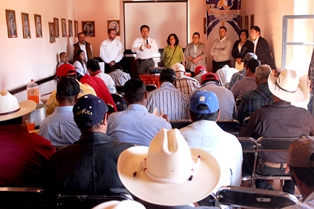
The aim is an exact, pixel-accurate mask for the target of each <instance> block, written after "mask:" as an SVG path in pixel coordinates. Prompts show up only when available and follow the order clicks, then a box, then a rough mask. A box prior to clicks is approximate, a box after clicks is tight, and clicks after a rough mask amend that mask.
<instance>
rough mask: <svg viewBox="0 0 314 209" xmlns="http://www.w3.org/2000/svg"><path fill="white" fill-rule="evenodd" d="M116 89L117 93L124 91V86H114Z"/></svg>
mask: <svg viewBox="0 0 314 209" xmlns="http://www.w3.org/2000/svg"><path fill="white" fill-rule="evenodd" d="M116 89H117V92H118V93H119V94H121V93H124V86H116Z"/></svg>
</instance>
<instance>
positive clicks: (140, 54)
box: [132, 37, 158, 59]
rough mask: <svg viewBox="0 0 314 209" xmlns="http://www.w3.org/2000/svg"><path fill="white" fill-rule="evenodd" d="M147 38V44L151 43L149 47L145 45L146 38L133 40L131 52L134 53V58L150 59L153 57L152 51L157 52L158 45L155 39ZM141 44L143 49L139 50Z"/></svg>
mask: <svg viewBox="0 0 314 209" xmlns="http://www.w3.org/2000/svg"><path fill="white" fill-rule="evenodd" d="M147 40H148V44H149V45H151V48H150V49H148V48H146V47H145V42H146V40H145V39H143V38H142V37H141V38H137V39H135V40H134V42H133V44H132V52H133V53H136V59H150V58H153V55H154V53H158V45H157V43H156V41H155V40H154V39H152V38H149V37H148V38H147ZM141 46H142V49H143V50H144V51H141V50H140V48H141Z"/></svg>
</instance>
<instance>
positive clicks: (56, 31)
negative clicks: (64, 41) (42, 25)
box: [53, 17, 60, 38]
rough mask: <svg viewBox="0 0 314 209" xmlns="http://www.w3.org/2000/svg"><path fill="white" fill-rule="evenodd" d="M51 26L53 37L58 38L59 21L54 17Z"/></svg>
mask: <svg viewBox="0 0 314 209" xmlns="http://www.w3.org/2000/svg"><path fill="white" fill-rule="evenodd" d="M53 24H54V25H55V37H56V38H59V37H60V35H59V19H58V18H56V17H54V18H53Z"/></svg>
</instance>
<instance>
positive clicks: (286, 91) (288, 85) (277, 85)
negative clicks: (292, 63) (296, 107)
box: [268, 69, 308, 102]
mask: <svg viewBox="0 0 314 209" xmlns="http://www.w3.org/2000/svg"><path fill="white" fill-rule="evenodd" d="M268 87H269V90H270V92H271V93H272V94H274V95H275V96H276V97H278V98H280V99H282V100H285V101H288V102H302V101H304V100H305V99H306V98H307V96H308V88H307V85H306V82H305V81H304V80H302V79H301V78H299V77H298V75H297V73H296V72H295V71H294V70H288V69H284V70H283V71H282V72H281V73H280V74H279V76H278V77H275V76H273V75H272V74H269V76H268Z"/></svg>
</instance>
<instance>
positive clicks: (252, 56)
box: [228, 52, 257, 89]
mask: <svg viewBox="0 0 314 209" xmlns="http://www.w3.org/2000/svg"><path fill="white" fill-rule="evenodd" d="M250 59H257V56H256V55H255V54H254V53H252V52H248V53H246V54H245V56H244V58H243V67H244V68H243V70H241V71H239V72H236V73H234V74H233V75H232V77H231V79H230V83H229V86H228V89H231V88H232V87H233V85H234V84H235V83H236V82H238V81H240V80H242V79H243V78H244V77H245V74H246V67H245V66H246V63H247V62H248V61H249V60H250Z"/></svg>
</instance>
